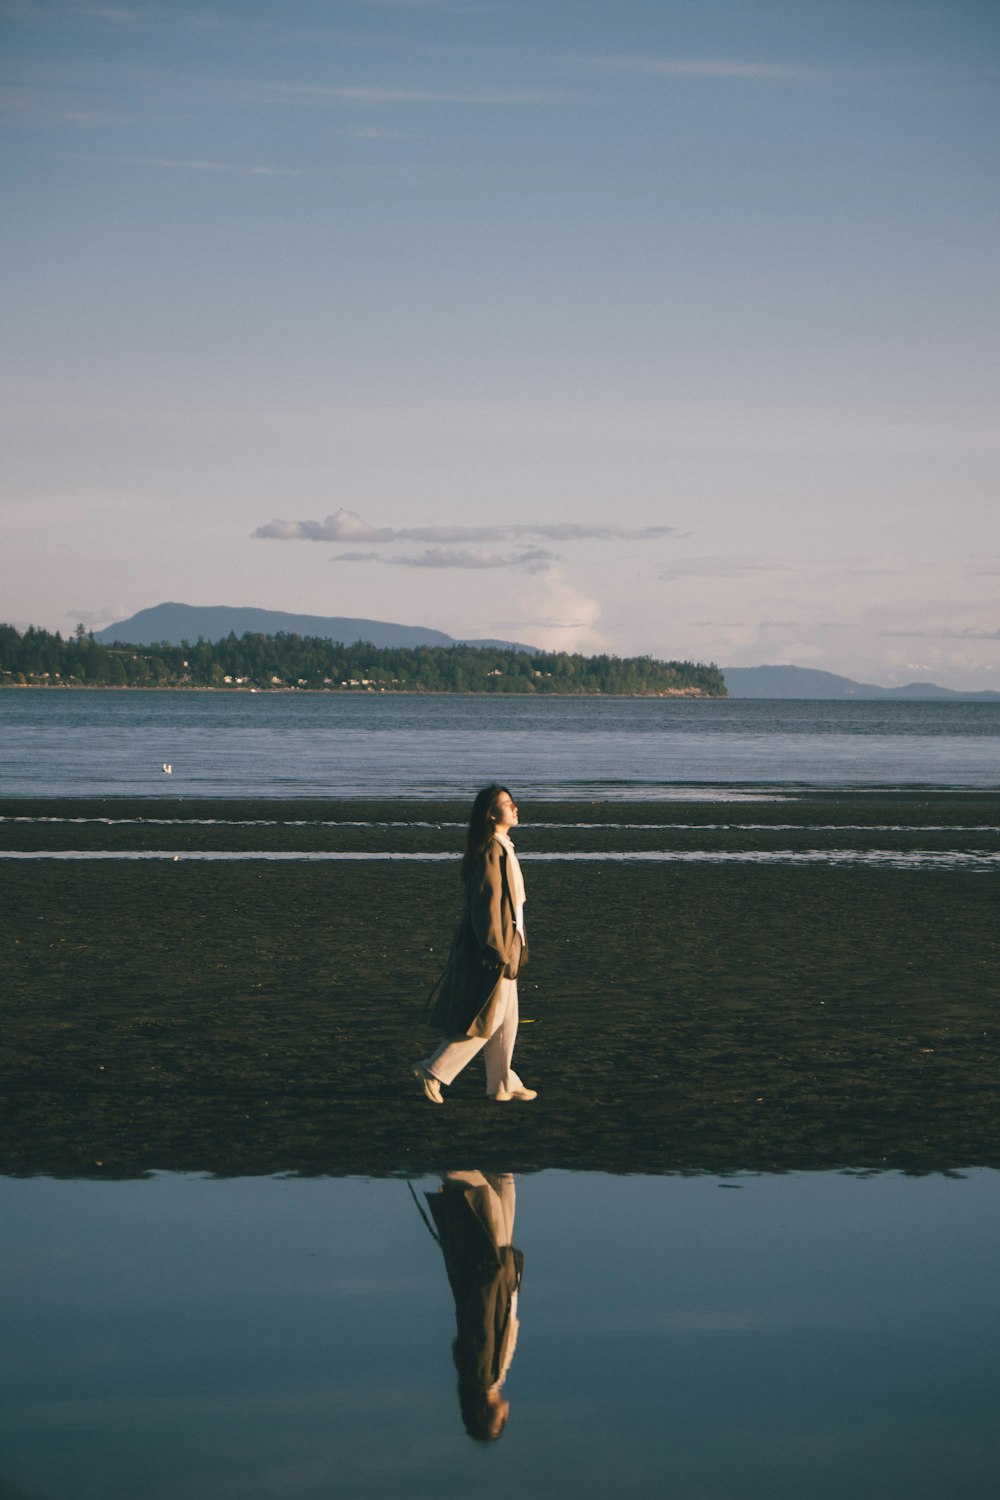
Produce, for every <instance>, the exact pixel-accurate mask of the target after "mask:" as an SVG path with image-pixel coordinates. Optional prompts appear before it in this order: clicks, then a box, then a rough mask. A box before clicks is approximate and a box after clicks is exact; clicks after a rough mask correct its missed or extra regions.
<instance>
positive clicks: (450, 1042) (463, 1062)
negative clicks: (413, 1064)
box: [419, 1034, 486, 1084]
mask: <svg viewBox="0 0 1000 1500" xmlns="http://www.w3.org/2000/svg"><path fill="white" fill-rule="evenodd" d="M484 1046H486V1038H485V1037H483V1036H465V1035H464V1034H463V1035H462V1036H448V1037H445V1039H444V1041H443V1042H442V1043H441V1045H440V1047H438V1048H437V1050H436V1051H435V1052H432V1053H431V1055H430V1057H425V1058H423V1059H422V1060H421V1062H420V1064H419V1066H420V1067H422V1068H426V1070H427V1072H428V1073H431V1074H433V1076H434V1077H435V1078H436V1079H437V1080H438V1082H439V1083H444V1084H448V1083H454V1081H455V1079H456V1078H457V1077H458V1075H459V1073H461V1071H462V1069H463V1068H464V1067H466V1066H467V1065H468V1064H469V1063H470V1062H471V1061H472V1059H473V1058H474V1057H475V1055H476V1053H477V1052H479V1051H480V1050H481V1049H482V1048H483V1047H484Z"/></svg>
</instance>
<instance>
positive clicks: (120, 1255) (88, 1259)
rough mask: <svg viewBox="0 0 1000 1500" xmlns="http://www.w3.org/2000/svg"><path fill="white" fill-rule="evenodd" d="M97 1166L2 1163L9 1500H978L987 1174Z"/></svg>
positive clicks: (990, 1219)
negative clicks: (480, 1374)
mask: <svg viewBox="0 0 1000 1500" xmlns="http://www.w3.org/2000/svg"><path fill="white" fill-rule="evenodd" d="M98 1175H99V1167H97V1166H96V1165H95V1170H94V1174H93V1177H92V1178H91V1179H90V1180H63V1181H58V1180H53V1179H51V1178H28V1179H22V1180H18V1179H15V1178H9V1177H8V1178H3V1179H0V1215H2V1218H3V1221H4V1224H5V1226H6V1228H5V1240H6V1246H7V1253H6V1268H5V1274H4V1280H3V1290H2V1300H3V1304H4V1323H5V1328H6V1333H5V1339H4V1354H3V1362H2V1366H0V1368H2V1376H3V1387H4V1397H5V1399H4V1404H3V1409H4V1416H3V1419H2V1422H3V1452H4V1454H5V1457H4V1460H3V1468H2V1470H0V1493H2V1494H3V1495H4V1497H5V1500H7V1497H10V1500H14V1497H24V1500H50V1497H51V1500H57V1497H59V1500H62V1497H64V1496H73V1497H75V1500H135V1497H136V1496H142V1497H143V1500H180V1497H182V1496H183V1497H184V1500H279V1497H280V1500H320V1497H323V1500H328V1497H344V1500H382V1497H389V1496H391V1497H396V1500H411V1497H425V1496H426V1497H438V1500H442V1497H450V1496H456V1497H457V1496H466V1495H470V1494H472V1495H475V1496H478V1497H483V1500H488V1497H493V1496H507V1495H509V1493H510V1491H511V1487H512V1485H513V1486H514V1487H516V1488H517V1489H519V1490H520V1491H521V1492H522V1493H525V1494H535V1495H543V1494H544V1495H547V1496H553V1497H557V1500H559V1497H569V1496H574V1497H591V1496H593V1497H598V1496H601V1497H603V1496H607V1495H609V1494H611V1495H615V1496H619V1497H625V1496H628V1497H633V1496H634V1497H640V1496H641V1497H646V1496H654V1495H656V1496H661V1495H662V1496H675V1497H685V1500H686V1497H692V1500H693V1497H697V1500H704V1497H711V1500H715V1497H719V1500H723V1497H725V1500H735V1497H745V1500H756V1497H760V1500H764V1497H767V1500H775V1497H786V1496H787V1497H789V1500H791V1497H795V1500H799V1497H801V1496H804V1495H808V1496H810V1497H814V1500H815V1497H820V1500H825V1497H830V1500H834V1497H837V1500H840V1497H842V1496H843V1495H845V1494H851V1495H853V1496H857V1497H870V1500H894V1497H899V1500H903V1497H906V1500H937V1497H940V1496H943V1495H955V1496H961V1497H963V1500H978V1497H982V1500H986V1497H987V1496H989V1497H992V1496H993V1495H995V1494H996V1492H997V1480H998V1477H1000V1470H998V1462H997V1431H998V1426H1000V1424H998V1418H1000V1409H998V1408H1000V1379H998V1375H997V1368H996V1366H997V1348H998V1346H1000V1298H998V1296H997V1291H996V1268H997V1260H998V1251H1000V1174H998V1173H997V1172H996V1171H992V1170H989V1169H977V1170H972V1171H969V1172H964V1173H963V1172H954V1173H947V1174H942V1173H938V1174H932V1175H926V1176H908V1175H903V1174H900V1173H898V1172H891V1173H872V1172H867V1173H852V1172H801V1173H788V1174H782V1175H768V1174H749V1173H735V1174H733V1175H730V1176H713V1175H707V1174H706V1175H688V1176H684V1175H664V1176H634V1177H627V1176H625V1177H623V1176H609V1175H602V1174H599V1173H588V1172H580V1173H570V1172H562V1171H543V1172H538V1173H519V1174H517V1175H516V1176H511V1175H509V1174H504V1173H502V1172H496V1171H492V1172H490V1171H487V1172H485V1173H483V1172H480V1171H479V1170H478V1169H476V1168H474V1167H471V1166H470V1165H469V1164H467V1163H461V1164H458V1163H456V1164H455V1170H454V1171H453V1172H446V1173H441V1174H438V1175H434V1176H429V1177H424V1178H421V1179H418V1180H413V1181H410V1180H407V1179H405V1178H401V1177H396V1178H375V1179H373V1178H368V1179H364V1178H322V1177H321V1178H303V1177H294V1176H293V1177H270V1178H228V1179H227V1178H212V1177H206V1176H201V1175H183V1174H176V1173H157V1172H153V1173H151V1174H149V1175H147V1176H146V1177H145V1178H143V1179H140V1180H134V1179H133V1180H125V1181H107V1182H102V1181H98V1180H93V1179H94V1177H96V1176H98ZM490 1205H492V1208H491V1207H490ZM463 1215H465V1216H466V1219H467V1222H466V1223H465V1228H464V1229H463V1222H465V1221H463ZM470 1225H471V1226H472V1227H471V1230H470V1229H469V1226H470ZM501 1240H504V1241H508V1244H507V1245H501V1244H500V1243H499V1242H500V1241H501ZM491 1242H492V1244H493V1247H494V1251H496V1252H497V1253H495V1254H494V1251H491V1250H490V1244H491ZM477 1245H478V1249H477V1248H476V1247H477ZM491 1257H492V1258H491ZM491 1278H492V1279H491ZM498 1285H499V1286H500V1287H501V1290H500V1292H499V1293H498V1291H497V1287H498ZM491 1359H492V1360H493V1361H494V1364H493V1366H492V1369H491V1373H492V1374H496V1373H497V1370H498V1369H499V1370H500V1372H501V1374H500V1383H499V1389H498V1396H497V1399H498V1401H499V1402H500V1403H502V1405H503V1407H504V1408H505V1409H504V1412H503V1416H504V1418H505V1421H504V1424H503V1430H502V1433H501V1435H500V1436H499V1437H498V1438H497V1439H496V1440H495V1441H476V1440H475V1439H474V1438H471V1437H470V1436H469V1435H468V1433H467V1430H466V1426H467V1420H468V1407H469V1392H468V1385H469V1381H470V1380H471V1381H472V1383H473V1384H475V1380H476V1378H477V1377H476V1369H477V1360H478V1362H479V1366H480V1367H481V1366H482V1365H483V1363H484V1361H485V1362H486V1363H487V1364H488V1363H489V1361H490V1360H491ZM470 1372H471V1373H470ZM463 1382H464V1385H465V1386H466V1390H465V1392H464V1393H463V1391H462V1386H463ZM473 1405H474V1399H473ZM475 1420H476V1419H475V1415H474V1413H473V1417H472V1421H473V1423H474V1422H475Z"/></svg>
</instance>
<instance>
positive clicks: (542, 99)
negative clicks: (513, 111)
mask: <svg viewBox="0 0 1000 1500" xmlns="http://www.w3.org/2000/svg"><path fill="white" fill-rule="evenodd" d="M233 94H234V96H235V97H238V98H239V99H240V100H241V102H242V103H244V104H306V105H315V104H470V105H500V106H521V105H539V104H542V105H545V104H564V103H566V102H567V101H568V100H569V99H571V98H572V97H573V96H572V95H571V94H569V93H568V92H567V91H566V90H565V89H411V88H387V87H385V86H382V85H378V84H338V83H267V82H260V83H251V84H243V85H240V86H239V87H238V88H236V89H235V90H233Z"/></svg>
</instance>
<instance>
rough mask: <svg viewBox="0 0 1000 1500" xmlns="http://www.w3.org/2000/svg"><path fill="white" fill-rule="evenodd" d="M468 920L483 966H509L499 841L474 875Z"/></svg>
mask: <svg viewBox="0 0 1000 1500" xmlns="http://www.w3.org/2000/svg"><path fill="white" fill-rule="evenodd" d="M472 878H473V881H474V885H473V889H472V891H471V892H470V902H469V916H470V919H471V921H472V930H473V932H474V933H475V935H476V941H477V942H478V944H479V947H480V950H481V952H482V957H483V962H484V963H488V964H494V963H495V964H506V962H507V960H508V959H509V957H510V953H509V952H508V949H509V947H510V944H509V943H508V942H506V941H505V940H504V931H503V898H504V881H503V851H502V850H501V848H500V845H499V844H498V843H497V841H496V839H491V840H490V842H489V843H488V844H487V845H486V849H485V851H484V857H483V861H482V863H481V865H480V866H479V868H478V869H477V871H476V873H475V874H474V875H473V877H472Z"/></svg>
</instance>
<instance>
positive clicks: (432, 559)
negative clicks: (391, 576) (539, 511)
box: [386, 547, 555, 572]
mask: <svg viewBox="0 0 1000 1500" xmlns="http://www.w3.org/2000/svg"><path fill="white" fill-rule="evenodd" d="M554 559H555V553H554V552H546V551H545V550H544V549H543V548H540V547H536V548H534V549H533V550H531V551H526V552H519V553H514V554H513V555H508V556H506V557H505V556H504V555H503V554H501V553H499V552H489V551H487V550H486V549H485V548H483V547H429V548H428V549H427V551H426V552H422V553H420V555H419V556H417V557H389V558H386V561H387V562H390V563H393V564H394V565H395V566H396V567H401V568H522V567H527V568H529V569H531V570H532V571H535V572H537V571H541V570H542V569H544V568H547V567H548V566H549V563H550V562H552V561H553V560H554Z"/></svg>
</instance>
